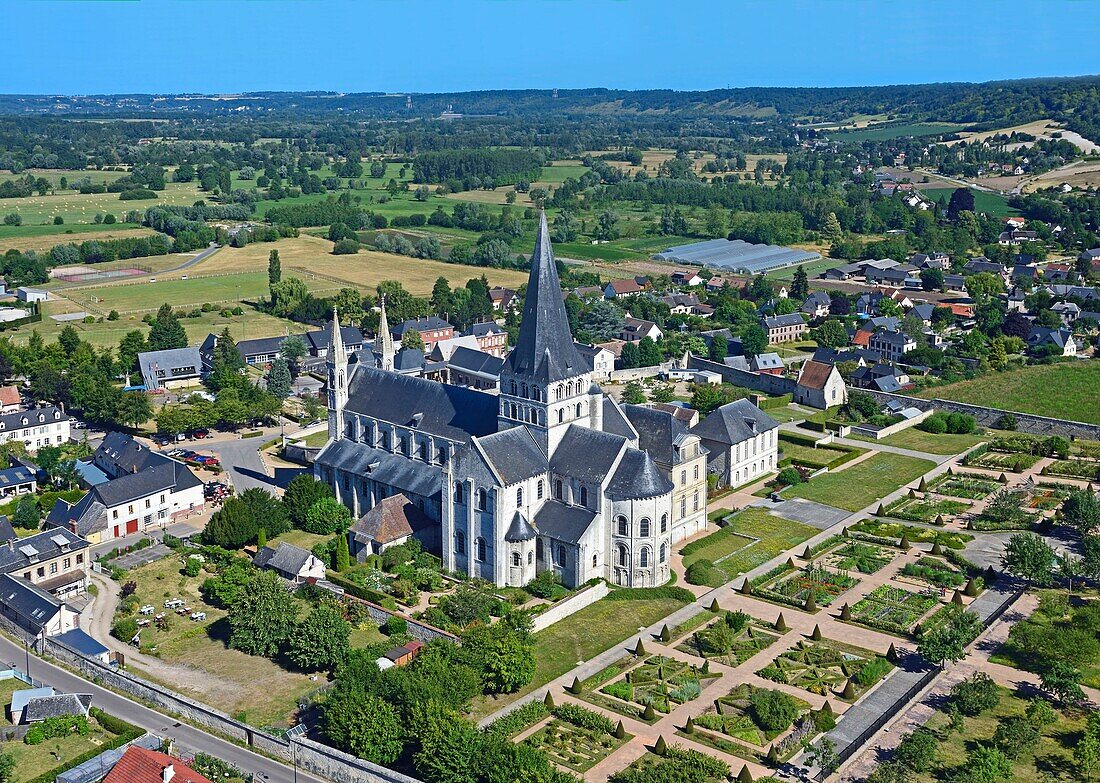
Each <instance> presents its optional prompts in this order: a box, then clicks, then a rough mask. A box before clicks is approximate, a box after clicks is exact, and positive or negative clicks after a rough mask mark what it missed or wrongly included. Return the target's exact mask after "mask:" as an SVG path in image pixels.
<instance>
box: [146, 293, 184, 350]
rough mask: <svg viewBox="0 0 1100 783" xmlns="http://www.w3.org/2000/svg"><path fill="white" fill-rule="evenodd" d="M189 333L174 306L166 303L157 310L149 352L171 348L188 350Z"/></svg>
mask: <svg viewBox="0 0 1100 783" xmlns="http://www.w3.org/2000/svg"><path fill="white" fill-rule="evenodd" d="M186 347H187V332H185V331H184V329H183V326H182V324H180V322H179V319H178V318H176V314H175V313H174V312H172V305H170V304H168V303H167V302H165V303H164V304H162V305H161V306H160V309H159V310H157V314H156V317H155V318H154V319H153V323H152V325H151V326H150V328H149V350H151V351H165V350H169V349H171V348H186Z"/></svg>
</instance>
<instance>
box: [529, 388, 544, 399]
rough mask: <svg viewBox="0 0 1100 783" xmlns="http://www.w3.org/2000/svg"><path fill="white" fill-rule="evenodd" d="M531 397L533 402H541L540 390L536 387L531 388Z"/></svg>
mask: <svg viewBox="0 0 1100 783" xmlns="http://www.w3.org/2000/svg"><path fill="white" fill-rule="evenodd" d="M531 397H532V398H533V399H534V400H535V402H542V390H541V389H539V387H538V386H532V387H531Z"/></svg>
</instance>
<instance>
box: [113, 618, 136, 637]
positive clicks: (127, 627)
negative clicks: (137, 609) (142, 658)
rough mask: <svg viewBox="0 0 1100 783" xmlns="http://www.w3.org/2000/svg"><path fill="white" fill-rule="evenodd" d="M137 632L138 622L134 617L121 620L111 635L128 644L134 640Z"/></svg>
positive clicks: (115, 625)
mask: <svg viewBox="0 0 1100 783" xmlns="http://www.w3.org/2000/svg"><path fill="white" fill-rule="evenodd" d="M137 632H138V624H137V620H135V619H134V618H132V617H125V618H123V619H121V620H119V621H118V622H116V623H115V624H114V626H113V627H112V628H111V633H112V634H114V636H115V638H116V639H118V640H120V641H123V642H127V643H129V641H130V640H131V639H133V638H134V635H135V634H137Z"/></svg>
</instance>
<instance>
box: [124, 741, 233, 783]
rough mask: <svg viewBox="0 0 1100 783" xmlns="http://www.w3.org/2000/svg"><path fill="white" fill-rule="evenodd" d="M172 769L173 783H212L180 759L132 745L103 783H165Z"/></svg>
mask: <svg viewBox="0 0 1100 783" xmlns="http://www.w3.org/2000/svg"><path fill="white" fill-rule="evenodd" d="M168 767H172V771H173V773H174V774H173V775H172V783H211V780H210V779H209V778H206V777H203V776H202V775H200V774H199V773H198V772H195V771H194V770H193V769H190V768H189V767H186V766H184V764H183V762H182V761H180V760H179V759H174V758H172V757H171V756H169V755H167V754H165V753H160V752H158V751H155V750H146V749H145V748H142V747H138V746H136V745H131V746H130V747H129V748H127V749H126V753H124V754H123V756H122V758H121V759H119V761H118V763H117V764H115V766H114V769H112V770H111V771H110V772H109V773H107V777H106V778H104V779H103V783H163V781H164V770H165V769H167V768H168Z"/></svg>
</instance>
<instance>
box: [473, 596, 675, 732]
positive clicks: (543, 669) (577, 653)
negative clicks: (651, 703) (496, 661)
mask: <svg viewBox="0 0 1100 783" xmlns="http://www.w3.org/2000/svg"><path fill="white" fill-rule="evenodd" d="M683 605H684V603H683V602H682V601H680V600H678V599H675V598H651V599H639V600H633V601H608V600H607V599H606V598H605V599H603V600H601V601H597V602H596V603H594V604H592V605H591V606H587V607H585V608H584V609H581V610H580V611H579V612H577V613H576V614H572V615H570V616H569V617H566V618H565V619H564V620H560V621H558V622H556V623H554V624H553V625H551V626H550V627H549V628H547V629H546V630H545V631H540V632H539V633H537V634H535V662H536V664H535V676H534V677H533V678H532V680H531V682H530V683H529V684H528V685H527V686H526V687H524V688H522V689H520V690H519V691H517V692H516V693H510V694H507V695H504V696H500V697H498V698H495V699H493V698H487V697H481V698H478V699H476V700H475V701H474V705H473V709H472V712H473V717H475V718H480V717H484V716H486V715H488V714H490V713H492V712H495V711H496V710H499V709H500V708H501V707H504V706H506V705H508V704H510V703H512V702H513V701H515V700H516V699H518V698H519V697H521V696H523V695H525V694H528V693H530V692H531V691H534V690H538V689H539V688H541V687H542V686H543V685H545V684H546V683H548V682H550V681H551V680H553V679H556V678H558V677H560V676H561V675H563V674H565V673H566V672H567V671H569V670H570V669H572V668H573V667H574V666H576V665H577V662H578V661H586V660H588V659H589V658H591V657H593V656H594V655H598V654H599V653H602V652H603V651H604V650H607V649H609V648H611V647H613V646H614V645H616V644H618V643H619V642H622V641H624V640H626V639H627V638H629V637H630V636H631V635H632V634H634V633H636V632H637V631H638V628H640V627H642V626H649V625H652V624H653V623H655V622H657V621H658V620H660V619H661V618H662V617H665V616H667V615H669V614H671V613H672V612H674V611H676V610H677V609H679V608H680V607H681V606H683Z"/></svg>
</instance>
